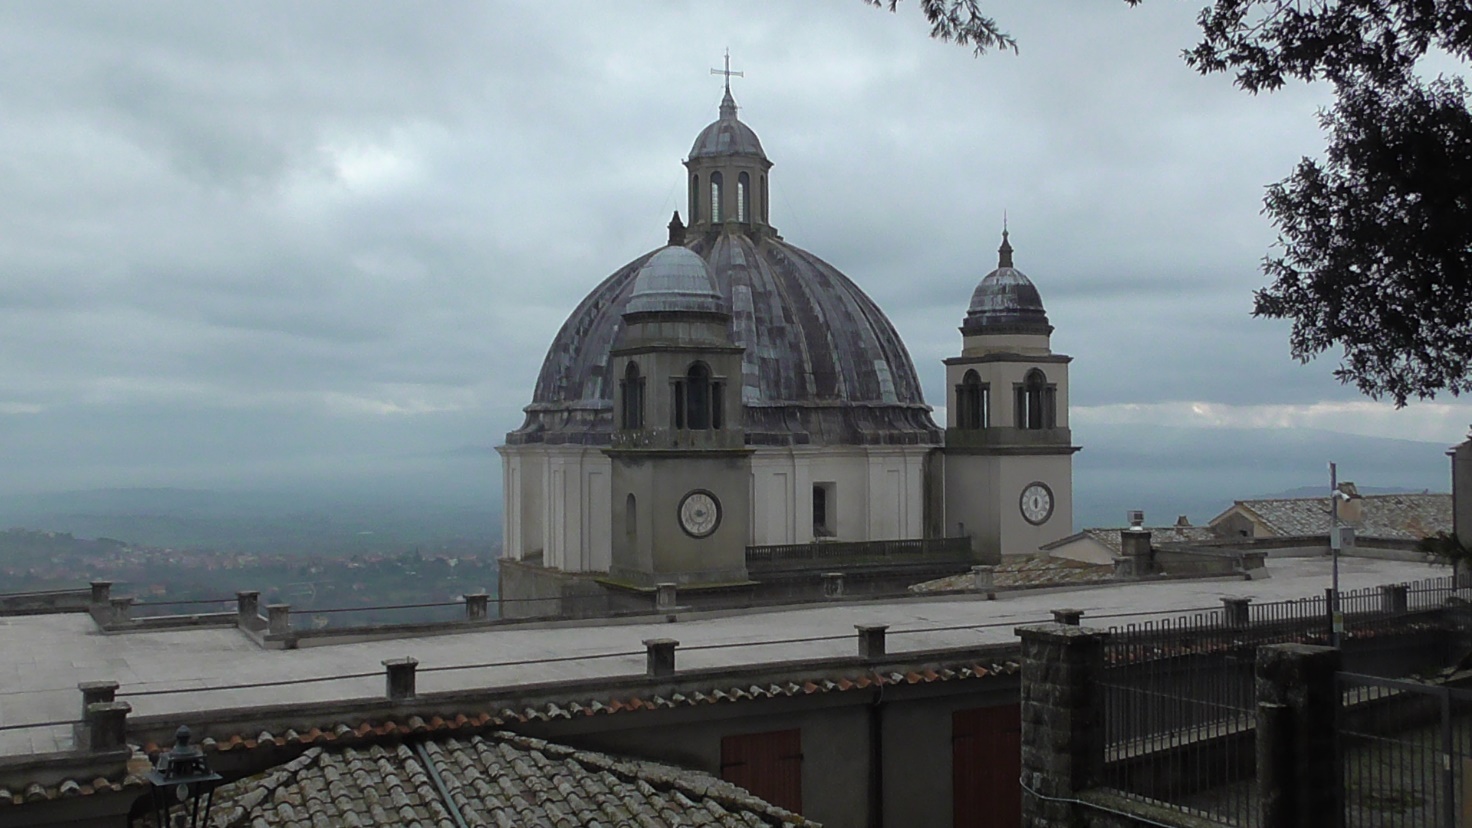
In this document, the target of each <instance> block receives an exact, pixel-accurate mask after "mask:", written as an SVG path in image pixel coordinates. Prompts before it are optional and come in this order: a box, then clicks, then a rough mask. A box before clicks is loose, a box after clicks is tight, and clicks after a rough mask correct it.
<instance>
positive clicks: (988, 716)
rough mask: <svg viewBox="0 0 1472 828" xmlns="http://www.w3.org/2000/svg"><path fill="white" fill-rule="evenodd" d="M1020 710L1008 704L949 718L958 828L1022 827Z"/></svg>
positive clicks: (955, 815) (954, 819)
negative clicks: (1020, 825)
mask: <svg viewBox="0 0 1472 828" xmlns="http://www.w3.org/2000/svg"><path fill="white" fill-rule="evenodd" d="M1021 776H1022V708H1021V706H1020V705H1015V704H1010V705H1003V706H1000V707H978V708H974V709H972V710H957V711H956V712H955V713H953V714H952V715H951V802H952V825H954V826H955V828H983V826H985V828H991V826H998V827H999V828H1000V826H1006V828H1016V826H1017V825H1019V824H1021V822H1022V786H1021V783H1020V782H1019V779H1020V778H1021Z"/></svg>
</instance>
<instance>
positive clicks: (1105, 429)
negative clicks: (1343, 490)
mask: <svg viewBox="0 0 1472 828" xmlns="http://www.w3.org/2000/svg"><path fill="white" fill-rule="evenodd" d="M1074 441H1075V443H1076V444H1078V445H1082V446H1083V447H1084V448H1083V451H1081V452H1079V453H1078V454H1076V455H1074V525H1075V527H1076V528H1082V527H1085V526H1123V525H1124V524H1125V513H1126V511H1128V510H1130V509H1143V510H1144V511H1145V519H1146V523H1149V524H1154V525H1159V524H1164V523H1171V522H1174V521H1175V519H1176V516H1178V515H1182V514H1184V515H1187V516H1189V518H1190V520H1191V522H1192V523H1195V524H1198V525H1199V524H1203V523H1206V522H1207V521H1209V520H1210V519H1211V518H1213V517H1215V516H1216V515H1218V514H1220V513H1221V512H1222V511H1223V510H1225V509H1226V508H1227V507H1228V506H1230V505H1231V504H1232V501H1233V500H1243V499H1249V498H1255V497H1263V496H1265V494H1264V493H1279V494H1277V495H1272V496H1289V497H1293V496H1313V495H1316V494H1322V493H1323V492H1324V491H1325V490H1326V489H1327V488H1328V487H1329V466H1328V464H1329V462H1330V461H1331V460H1332V461H1334V462H1336V463H1338V466H1339V479H1340V480H1341V481H1352V482H1354V484H1355V485H1356V486H1357V487H1358V488H1359V490H1360V491H1361V492H1367V493H1368V492H1378V491H1416V492H1419V491H1422V490H1428V489H1429V490H1430V491H1434V492H1445V491H1450V490H1451V464H1450V462H1449V461H1448V459H1447V457H1446V451H1447V448H1448V446H1446V445H1444V444H1442V443H1429V442H1421V441H1417V440H1388V439H1383V438H1374V437H1358V436H1350V435H1345V434H1339V433H1335V432H1330V431H1316V430H1311V429H1222V428H1211V429H1206V428H1166V427H1159V426H1144V425H1091V426H1080V427H1078V428H1075V429H1074Z"/></svg>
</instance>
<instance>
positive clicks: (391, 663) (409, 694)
mask: <svg viewBox="0 0 1472 828" xmlns="http://www.w3.org/2000/svg"><path fill="white" fill-rule="evenodd" d="M418 666H419V661H418V660H417V659H413V658H390V659H386V660H384V662H383V667H384V676H385V681H384V686H385V690H384V695H386V696H388V698H389V701H402V700H404V699H412V698H414V668H416V667H418Z"/></svg>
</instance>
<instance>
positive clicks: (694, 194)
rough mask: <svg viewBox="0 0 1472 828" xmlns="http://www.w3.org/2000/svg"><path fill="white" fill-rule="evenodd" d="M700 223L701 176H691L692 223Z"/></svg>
mask: <svg viewBox="0 0 1472 828" xmlns="http://www.w3.org/2000/svg"><path fill="white" fill-rule="evenodd" d="M697 221H700V176H699V175H692V176H690V223H691V224H694V223H695V222H697Z"/></svg>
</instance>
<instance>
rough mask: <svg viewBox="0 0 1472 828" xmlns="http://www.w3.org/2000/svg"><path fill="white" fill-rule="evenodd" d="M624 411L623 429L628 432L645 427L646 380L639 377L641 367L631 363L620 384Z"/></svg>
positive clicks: (622, 418)
mask: <svg viewBox="0 0 1472 828" xmlns="http://www.w3.org/2000/svg"><path fill="white" fill-rule="evenodd" d="M619 385H620V388H619V392H620V397H621V398H622V399H623V410H622V411H621V412H620V414H621V417H620V419H621V420H622V424H621V426H622V428H624V429H626V430H634V429H640V428H643V427H644V378H643V377H641V376H639V365H638V364H637V363H634V362H630V363H629V367H627V368H625V369H624V378H623V381H622V382H620V383H619Z"/></svg>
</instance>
